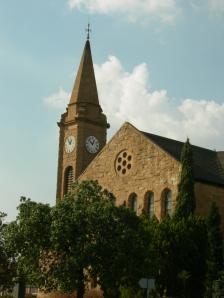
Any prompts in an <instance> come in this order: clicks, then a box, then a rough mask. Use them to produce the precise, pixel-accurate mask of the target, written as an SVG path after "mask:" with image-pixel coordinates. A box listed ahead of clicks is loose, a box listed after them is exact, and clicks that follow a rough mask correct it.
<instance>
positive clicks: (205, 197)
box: [195, 182, 224, 231]
mask: <svg viewBox="0 0 224 298" xmlns="http://www.w3.org/2000/svg"><path fill="white" fill-rule="evenodd" d="M195 194H196V198H197V208H196V211H197V213H198V214H201V215H205V214H207V213H208V210H209V207H210V205H211V203H212V202H213V201H214V202H215V203H216V204H217V206H218V207H219V212H220V215H221V217H222V230H223V231H224V187H219V186H215V185H209V184H205V183H199V182H197V183H196V184H195Z"/></svg>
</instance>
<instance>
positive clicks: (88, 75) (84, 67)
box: [70, 39, 99, 105]
mask: <svg viewBox="0 0 224 298" xmlns="http://www.w3.org/2000/svg"><path fill="white" fill-rule="evenodd" d="M74 103H89V104H95V105H99V99H98V92H97V87H96V80H95V74H94V69H93V61H92V54H91V48H90V42H89V40H88V39H87V41H86V44H85V48H84V51H83V54H82V59H81V62H80V65H79V69H78V73H77V76H76V80H75V84H74V87H73V90H72V95H71V99H70V104H74Z"/></svg>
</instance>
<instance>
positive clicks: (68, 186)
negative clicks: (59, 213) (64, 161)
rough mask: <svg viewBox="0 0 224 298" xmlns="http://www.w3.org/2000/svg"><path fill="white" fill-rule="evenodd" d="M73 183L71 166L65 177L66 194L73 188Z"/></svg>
mask: <svg viewBox="0 0 224 298" xmlns="http://www.w3.org/2000/svg"><path fill="white" fill-rule="evenodd" d="M72 183H73V168H72V167H71V166H69V167H67V169H66V170H65V177H64V194H65V195H66V194H67V193H68V192H69V191H70V190H71V187H72Z"/></svg>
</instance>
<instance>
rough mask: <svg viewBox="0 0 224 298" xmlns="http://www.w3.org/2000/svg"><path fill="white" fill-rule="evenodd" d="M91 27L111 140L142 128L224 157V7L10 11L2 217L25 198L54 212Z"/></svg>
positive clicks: (25, 0) (84, 1)
mask: <svg viewBox="0 0 224 298" xmlns="http://www.w3.org/2000/svg"><path fill="white" fill-rule="evenodd" d="M88 20H90V22H91V26H92V34H91V46H92V52H93V58H94V63H95V71H96V78H97V84H98V90H99V96H100V102H101V104H102V106H103V109H104V112H105V113H106V114H107V116H108V118H109V122H110V123H111V127H112V128H111V129H110V131H109V137H111V136H112V135H113V133H114V132H115V131H116V130H117V129H118V128H119V126H120V125H121V124H122V123H123V122H124V121H129V122H131V123H133V124H134V125H135V126H136V127H137V128H139V129H143V130H147V131H149V132H153V133H158V134H160V135H164V136H168V137H173V138H176V139H180V140H184V139H185V138H186V136H189V137H190V139H191V141H192V143H194V144H197V145H200V146H205V147H208V148H211V149H217V150H224V132H223V131H224V130H223V127H224V86H223V78H224V59H223V56H224V54H223V48H224V1H223V0H203V1H202V0H189V1H184V0H179V1H178V0H141V1H140V0H122V1H120V0H39V1H30V0H21V1H19V2H18V1H12V0H8V1H1V3H0V69H1V71H0V119H1V125H0V134H1V143H0V165H1V167H0V181H1V184H0V186H1V187H0V189H1V196H0V210H2V211H5V212H6V213H8V220H12V219H14V218H15V216H16V206H18V204H19V198H20V196H27V197H31V198H32V199H33V200H36V201H41V202H48V203H50V204H54V202H55V191H56V174H57V173H56V169H57V152H58V128H57V125H56V122H57V121H58V120H59V119H60V114H61V113H63V112H64V110H65V106H66V103H67V101H68V98H69V93H70V92H71V89H72V86H73V82H74V78H75V73H76V70H77V67H78V64H79V61H80V57H81V54H82V50H83V46H84V43H85V39H86V33H85V30H84V29H85V27H86V25H87V23H88Z"/></svg>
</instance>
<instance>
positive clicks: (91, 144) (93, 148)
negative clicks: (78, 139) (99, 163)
mask: <svg viewBox="0 0 224 298" xmlns="http://www.w3.org/2000/svg"><path fill="white" fill-rule="evenodd" d="M86 149H87V151H88V152H89V153H96V152H98V151H99V149H100V143H99V141H98V140H97V138H96V137H94V136H89V137H87V138H86Z"/></svg>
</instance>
